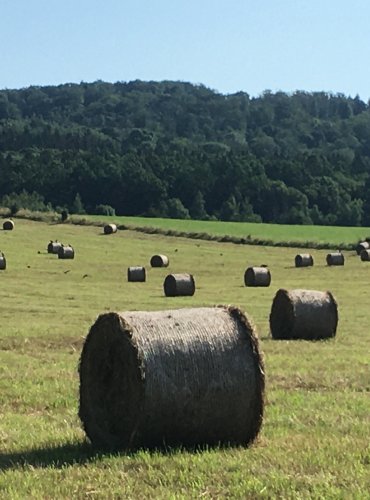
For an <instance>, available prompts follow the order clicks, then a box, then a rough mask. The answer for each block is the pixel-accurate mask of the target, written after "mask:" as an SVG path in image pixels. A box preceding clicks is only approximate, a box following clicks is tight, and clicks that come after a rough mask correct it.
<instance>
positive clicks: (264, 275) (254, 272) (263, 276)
mask: <svg viewBox="0 0 370 500" xmlns="http://www.w3.org/2000/svg"><path fill="white" fill-rule="evenodd" d="M270 283H271V273H270V271H269V269H268V268H267V267H265V266H260V267H248V269H247V270H246V271H245V273H244V284H245V286H270Z"/></svg>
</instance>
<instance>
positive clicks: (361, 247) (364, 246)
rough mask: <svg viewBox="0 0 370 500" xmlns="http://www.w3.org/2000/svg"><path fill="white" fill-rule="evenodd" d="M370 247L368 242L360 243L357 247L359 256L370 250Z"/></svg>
mask: <svg viewBox="0 0 370 500" xmlns="http://www.w3.org/2000/svg"><path fill="white" fill-rule="evenodd" d="M369 249H370V245H369V242H368V241H360V243H359V244H358V245H357V246H356V253H357V255H361V252H362V250H369Z"/></svg>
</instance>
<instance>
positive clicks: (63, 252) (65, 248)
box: [58, 245, 75, 259]
mask: <svg viewBox="0 0 370 500" xmlns="http://www.w3.org/2000/svg"><path fill="white" fill-rule="evenodd" d="M74 258H75V251H74V249H73V248H72V246H71V245H61V246H60V248H59V250H58V259H74Z"/></svg>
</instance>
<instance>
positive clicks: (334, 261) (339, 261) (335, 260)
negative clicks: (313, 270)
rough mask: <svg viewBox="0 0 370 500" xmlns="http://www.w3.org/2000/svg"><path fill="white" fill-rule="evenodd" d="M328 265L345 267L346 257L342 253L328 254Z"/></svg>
mask: <svg viewBox="0 0 370 500" xmlns="http://www.w3.org/2000/svg"><path fill="white" fill-rule="evenodd" d="M326 263H327V265H328V266H344V255H343V254H342V253H341V252H334V253H328V255H327V256H326Z"/></svg>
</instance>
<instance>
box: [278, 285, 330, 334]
mask: <svg viewBox="0 0 370 500" xmlns="http://www.w3.org/2000/svg"><path fill="white" fill-rule="evenodd" d="M337 324H338V306H337V302H336V300H335V298H334V297H333V295H332V294H331V293H330V292H320V291H316V290H284V289H282V288H281V289H280V290H278V291H277V293H276V295H275V298H274V300H273V302H272V307H271V313H270V330H271V334H272V336H273V338H275V339H305V340H318V339H325V338H330V337H334V336H335V334H336V330H337Z"/></svg>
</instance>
